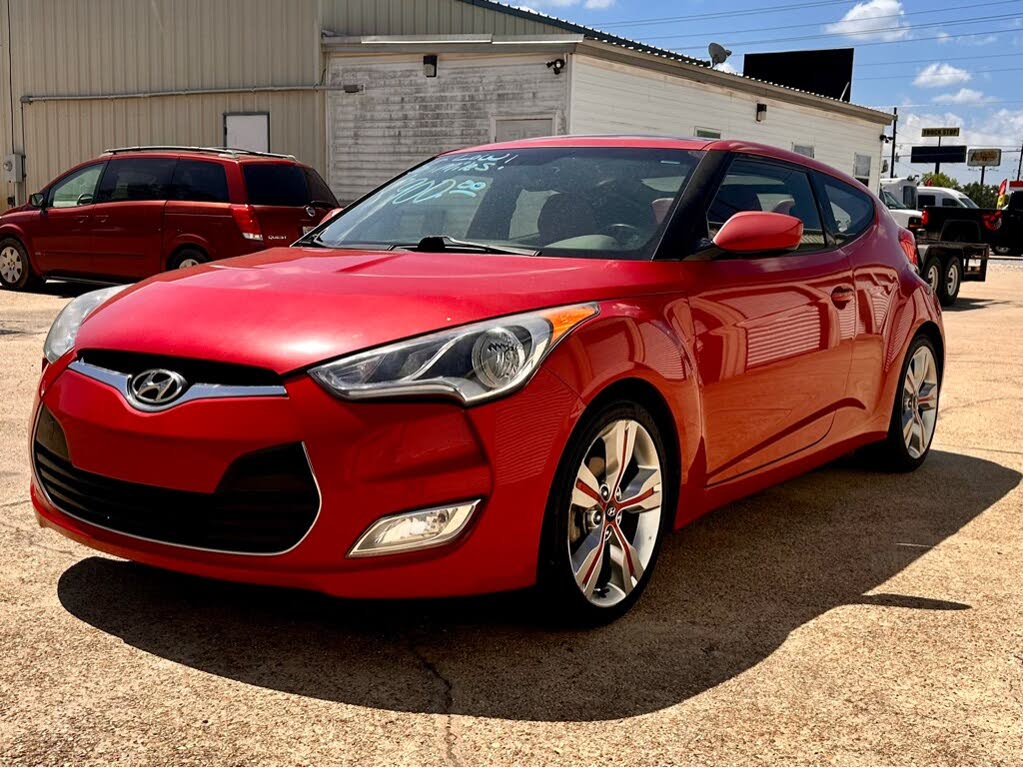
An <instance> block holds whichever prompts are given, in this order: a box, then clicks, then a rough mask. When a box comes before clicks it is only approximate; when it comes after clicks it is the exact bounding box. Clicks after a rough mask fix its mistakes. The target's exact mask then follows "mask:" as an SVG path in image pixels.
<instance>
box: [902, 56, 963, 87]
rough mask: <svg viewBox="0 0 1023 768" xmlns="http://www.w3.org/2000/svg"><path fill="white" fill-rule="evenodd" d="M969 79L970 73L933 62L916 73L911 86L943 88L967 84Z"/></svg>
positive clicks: (949, 65)
mask: <svg viewBox="0 0 1023 768" xmlns="http://www.w3.org/2000/svg"><path fill="white" fill-rule="evenodd" d="M970 77H971V75H970V73H969V72H967V71H966V70H965V69H960V68H959V67H953V66H952V65H951V64H940V63H938V62H934V63H933V64H928V65H927V66H926V67H924V68H923V69H921V70H920V72H919V73H917V76H916V79H915V80H914V81H913V85H916V86H919V87H920V88H944V87H946V86H949V85H956V84H957V83H968V82H969V81H970Z"/></svg>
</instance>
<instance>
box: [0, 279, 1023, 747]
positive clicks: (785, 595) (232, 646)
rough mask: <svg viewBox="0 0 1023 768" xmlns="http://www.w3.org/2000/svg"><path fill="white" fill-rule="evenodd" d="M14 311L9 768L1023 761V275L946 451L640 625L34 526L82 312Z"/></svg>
mask: <svg viewBox="0 0 1023 768" xmlns="http://www.w3.org/2000/svg"><path fill="white" fill-rule="evenodd" d="M80 290H81V289H76V288H73V287H70V286H65V285H56V286H54V285H51V286H50V288H49V291H48V293H47V294H46V295H39V294H37V295H16V294H11V293H0V375H2V379H0V386H2V391H3V395H4V396H3V397H2V398H0V551H3V552H5V553H6V555H5V556H4V557H3V558H2V561H0V762H2V763H16V764H25V763H67V764H143V765H145V764H168V763H169V764H178V765H193V764H205V763H217V764H243V763H264V764H307V763H356V764H393V763H422V764H445V763H468V764H507V763H550V764H574V763H584V764H617V763H625V764H664V763H710V764H734V765H742V764H750V763H815V764H824V763H826V764H858V763H882V764H934V763H939V764H941V763H946V764H947V763H951V764H1019V763H1020V761H1021V759H1023V755H1021V735H1023V732H1021V700H1020V661H1021V605H1020V602H1021V569H1020V562H1021V533H1020V531H1021V527H1020V522H1021V521H1020V511H1021V507H1020V504H1021V496H1020V488H1019V482H1020V469H1021V442H1023V441H1021V378H1023V361H1021V351H1023V306H1021V305H1023V300H1021V299H1023V270H1020V269H1019V268H1017V265H1008V264H1005V265H995V266H992V269H991V271H990V273H989V278H988V282H987V283H986V284H970V283H968V284H966V286H965V287H964V289H963V296H962V298H961V299H960V302H959V305H958V306H957V307H956V308H954V309H953V310H952V311H950V312H948V313H947V314H946V330H947V334H948V344H949V364H948V374H947V377H946V382H945V389H944V392H943V398H942V404H941V418H940V421H939V425H938V433H937V437H936V439H935V449H934V451H933V452H932V454H931V456H930V458H929V460H928V462H927V463H926V465H925V466H924V467H923V468H922V469H921V470H920V471H918V472H916V473H915V474H913V475H911V476H888V475H882V474H875V473H872V472H870V471H868V470H867V469H866V468H865V467H864V466H862V465H861V464H860V463H859V462H858V461H856V460H855V459H847V460H843V461H840V462H838V463H837V464H834V465H832V466H829V467H827V468H824V469H822V470H820V471H817V472H814V473H812V474H811V475H808V476H806V477H803V478H800V479H797V480H794V481H791V482H789V483H786V484H784V485H782V486H779V487H776V488H773V489H771V490H768V491H765V492H763V493H761V494H758V495H757V496H755V497H753V498H750V499H747V500H744V501H741V502H738V503H735V504H731V505H729V506H728V507H726V508H724V509H721V510H719V511H717V512H715V513H713V514H711V515H709V516H707V517H705V518H704V519H702V520H700V521H698V522H697V523H695V524H694V525H692V526H690V527H689V528H687V529H685V530H684V531H682V532H680V533H678V534H676V535H675V536H673V537H672V538H671V539H670V540H669V541H668V543H667V546H666V550H665V552H664V554H663V555H662V559H661V562H660V565H659V567H658V570H657V573H656V575H655V577H654V579H653V582H652V583H651V585H650V588H649V589H648V590H647V592H646V594H645V595H644V598H643V600H642V601H640V603H639V605H638V606H637V608H636V609H635V610H634V611H633V612H632V613H631V614H630V615H629V616H628V617H626V618H625V619H623V620H622V621H619V622H618V623H616V624H614V625H612V626H610V627H607V628H604V629H600V630H596V631H591V632H565V631H558V632H555V631H551V630H548V629H546V628H544V627H543V626H540V625H538V624H537V623H536V622H534V621H533V620H532V619H531V616H530V610H529V604H528V601H527V600H526V599H525V598H523V597H522V596H514V595H513V596H501V597H491V598H485V599H474V600H459V601H447V602H430V603H355V602H345V601H338V600H330V599H327V598H323V597H320V596H317V595H311V594H300V593H294V592H287V591H283V590H273V589H265V588H253V587H246V586H241V585H230V584H220V583H212V582H205V581H202V580H199V579H194V578H189V577H184V576H178V575H174V574H170V573H162V572H159V571H155V570H152V569H148V568H144V567H140V566H136V565H132V564H130V563H126V562H123V561H119V560H115V559H112V558H109V557H106V556H100V555H97V554H95V553H93V552H91V551H90V550H88V549H85V548H83V547H80V546H78V545H77V544H74V543H72V542H71V541H69V540H66V539H64V538H62V537H61V536H58V535H57V534H55V533H53V532H52V531H43V530H41V529H39V528H37V527H36V524H35V521H34V519H33V516H32V511H31V508H30V504H29V502H28V500H27V497H28V471H27V459H26V445H27V426H28V420H29V409H30V402H31V393H32V388H33V386H34V385H35V381H36V377H37V374H38V370H39V360H40V350H41V347H42V342H43V338H44V334H45V332H46V329H47V327H48V325H49V322H50V320H51V319H52V317H53V315H54V313H55V312H56V311H57V310H58V309H59V307H61V306H62V305H63V304H64V302H65V301H66V300H67V296H68V295H70V294H71V293H73V292H75V291H80Z"/></svg>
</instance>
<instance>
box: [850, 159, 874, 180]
mask: <svg viewBox="0 0 1023 768" xmlns="http://www.w3.org/2000/svg"><path fill="white" fill-rule="evenodd" d="M852 175H853V178H855V179H856V181H858V182H860V184H862V185H863V186H865V187H869V186H870V155H861V154H859V153H858V152H857V153H856V154H855V155H853V174H852Z"/></svg>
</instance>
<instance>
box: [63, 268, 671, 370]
mask: <svg viewBox="0 0 1023 768" xmlns="http://www.w3.org/2000/svg"><path fill="white" fill-rule="evenodd" d="M677 270H678V265H677V264H674V265H671V264H669V263H659V264H653V263H650V262H635V261H633V262H629V261H609V260H603V259H582V258H579V259H576V258H547V257H533V256H504V255H490V254H465V253H415V252H407V251H398V252H381V251H333V252H331V251H323V250H320V249H316V250H312V249H300V248H277V249H272V250H269V251H264V252H262V253H259V254H254V255H251V256H243V257H240V258H237V259H228V260H225V261H220V262H215V263H213V264H209V265H205V266H203V267H201V268H199V269H198V270H190V271H189V272H186V273H180V272H169V273H165V274H162V275H158V276H156V277H154V278H150V279H149V280H147V281H145V282H143V283H140V284H139V285H138V286H135V287H134V288H132V289H130V290H127V291H125V292H124V293H122V294H118V295H117V296H116V297H115V298H114V299H112V300H111V301H110V302H109V303H108V304H106V305H104V306H103V307H101V308H100V309H99V310H97V311H96V312H95V313H94V314H92V315H90V316H89V318H87V320H86V321H85V322H84V323H83V325H82V328H81V330H80V332H79V334H78V339H77V342H76V345H75V346H76V347H77V348H78V349H116V350H127V351H134V352H146V353H151V354H161V355H175V356H180V357H190V358H198V359H208V360H219V361H224V362H235V363H245V364H248V365H258V366H261V367H265V368H269V369H272V370H274V371H277V372H278V373H286V372H289V371H293V370H296V369H298V368H302V367H304V366H307V365H311V364H313V363H316V362H319V361H322V360H326V359H329V358H333V357H337V356H339V355H344V354H348V353H350V352H355V351H357V350H361V349H366V348H368V347H373V346H376V345H379V344H384V343H387V342H391V341H396V340H398V339H403V338H407V337H410V336H415V335H418V334H422V333H427V332H429V331H434V330H438V329H443V328H449V327H453V326H458V325H463V324H465V323H470V322H473V321H476V320H483V319H487V318H491V317H498V316H500V315H507V314H512V313H515V312H523V311H527V310H531V309H539V308H543V307H549V306H557V305H561V304H574V303H579V302H585V301H595V300H601V299H608V298H614V297H617V296H635V295H638V294H641V293H644V292H652V291H656V290H657V289H658V286H657V285H656V284H651V281H652V280H653V281H655V283H656V282H657V281H658V280H660V279H663V278H664V277H666V276H669V275H672V274H673V275H677ZM642 283H647V285H642ZM661 289H662V290H663V287H662V288H661Z"/></svg>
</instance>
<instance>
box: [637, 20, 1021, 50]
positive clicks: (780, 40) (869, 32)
mask: <svg viewBox="0 0 1023 768" xmlns="http://www.w3.org/2000/svg"><path fill="white" fill-rule="evenodd" d="M1018 16H1019V14H1017V13H1007V14H1002V15H999V16H979V17H977V18H976V19H971V20H970V21H960V22H957V23H958V24H960V25H962V24H978V23H980V22H982V21H1004V20H1005V19H1015V18H1018ZM949 23H951V22H948V21H935V22H932V23H929V24H917V25H916V26H914V27H913V29H929V28H931V27H944V26H947V25H948V24H949ZM906 29H907V30H908V28H906ZM884 31H885V30H877V29H868V30H863V31H860V32H831V33H825V34H820V35H799V36H796V37H775V38H769V39H767V40H743V41H736V42H731V41H730V42H729V43H728V44H729V45H736V46H739V45H765V44H768V43H789V42H799V41H802V40H820V39H822V38H831V37H853V36H854V35H876V34H878V33H880V32H884ZM995 31H998V32H1005V31H1007V30H1005V29H999V30H995ZM980 34H985V32H970V33H965V34H963V35H949V36H948V37H949V38H952V37H964V36H965V37H969V36H971V35H980ZM669 37H674V35H669ZM942 37H943V36H942ZM646 39H647V40H656V39H658V38H656V37H648V38H646ZM928 39H931V38H926V37H916V38H903V39H900V40H886V41H881V43H903V42H916V41H919V40H928ZM878 44H879V43H857V45H878ZM683 50H685V49H683ZM688 50H695V48H694V47H692V46H690V47H689V49H688Z"/></svg>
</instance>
